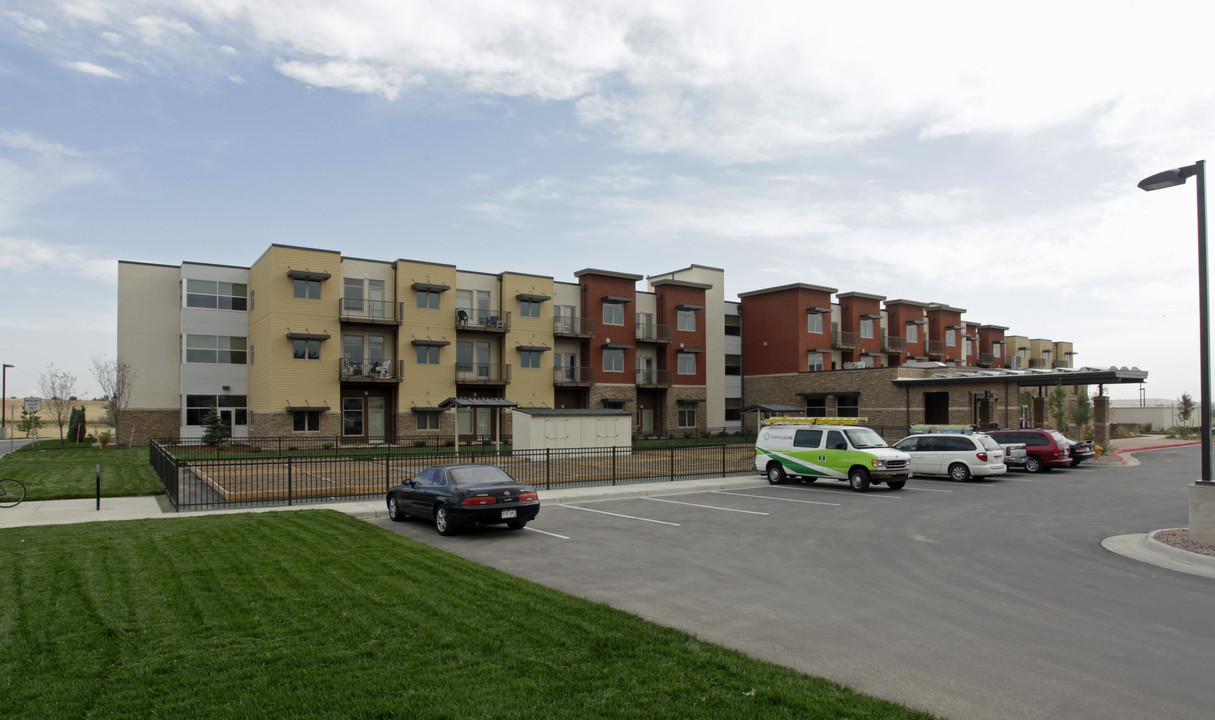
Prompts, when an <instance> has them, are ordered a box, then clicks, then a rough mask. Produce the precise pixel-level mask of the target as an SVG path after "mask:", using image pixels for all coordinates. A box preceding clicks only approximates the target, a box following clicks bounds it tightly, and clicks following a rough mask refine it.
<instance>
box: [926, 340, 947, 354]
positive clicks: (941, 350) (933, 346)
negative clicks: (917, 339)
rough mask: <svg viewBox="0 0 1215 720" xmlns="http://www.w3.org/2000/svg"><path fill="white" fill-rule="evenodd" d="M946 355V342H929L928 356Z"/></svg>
mask: <svg viewBox="0 0 1215 720" xmlns="http://www.w3.org/2000/svg"><path fill="white" fill-rule="evenodd" d="M945 353H946V350H945V341H944V340H929V341H928V354H929V355H944V354H945Z"/></svg>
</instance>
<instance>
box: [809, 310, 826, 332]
mask: <svg viewBox="0 0 1215 720" xmlns="http://www.w3.org/2000/svg"><path fill="white" fill-rule="evenodd" d="M806 332H810V333H815V334H819V333H822V332H823V314H822V313H816V312H812V313H807V314H806Z"/></svg>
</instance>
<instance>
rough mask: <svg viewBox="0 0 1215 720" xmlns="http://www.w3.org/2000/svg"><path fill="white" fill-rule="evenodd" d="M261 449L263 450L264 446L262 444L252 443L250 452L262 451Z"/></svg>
mask: <svg viewBox="0 0 1215 720" xmlns="http://www.w3.org/2000/svg"><path fill="white" fill-rule="evenodd" d="M261 451H262V446H261V445H252V446H250V447H249V452H255V453H256V452H261Z"/></svg>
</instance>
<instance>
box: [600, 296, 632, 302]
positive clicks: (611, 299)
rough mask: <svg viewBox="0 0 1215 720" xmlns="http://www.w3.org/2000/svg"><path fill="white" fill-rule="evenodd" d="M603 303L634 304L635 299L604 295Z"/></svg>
mask: <svg viewBox="0 0 1215 720" xmlns="http://www.w3.org/2000/svg"><path fill="white" fill-rule="evenodd" d="M603 301H604V302H614V303H627V302H633V298H628V297H621V296H620V295H604V296H603Z"/></svg>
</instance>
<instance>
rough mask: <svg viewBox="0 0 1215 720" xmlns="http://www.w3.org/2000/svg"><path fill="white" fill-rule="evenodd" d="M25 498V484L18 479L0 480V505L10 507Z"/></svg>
mask: <svg viewBox="0 0 1215 720" xmlns="http://www.w3.org/2000/svg"><path fill="white" fill-rule="evenodd" d="M24 499H25V486H24V485H22V484H21V482H20V481H18V480H12V479H10V478H5V479H3V480H0V507H6V508H10V507H12V506H14V505H16V504H18V503H20V502H21V501H22V500H24Z"/></svg>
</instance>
